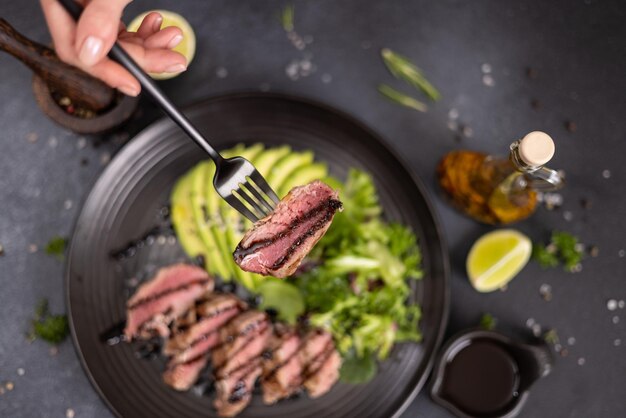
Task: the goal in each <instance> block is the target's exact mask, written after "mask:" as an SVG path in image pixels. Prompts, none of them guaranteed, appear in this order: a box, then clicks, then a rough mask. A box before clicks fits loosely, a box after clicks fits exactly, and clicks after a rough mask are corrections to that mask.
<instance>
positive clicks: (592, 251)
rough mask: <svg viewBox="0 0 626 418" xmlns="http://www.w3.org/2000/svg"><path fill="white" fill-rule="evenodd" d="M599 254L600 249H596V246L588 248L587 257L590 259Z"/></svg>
mask: <svg viewBox="0 0 626 418" xmlns="http://www.w3.org/2000/svg"><path fill="white" fill-rule="evenodd" d="M599 254H600V249H599V248H598V246H597V245H592V246H591V247H590V248H589V255H590V256H592V257H597V256H598V255H599Z"/></svg>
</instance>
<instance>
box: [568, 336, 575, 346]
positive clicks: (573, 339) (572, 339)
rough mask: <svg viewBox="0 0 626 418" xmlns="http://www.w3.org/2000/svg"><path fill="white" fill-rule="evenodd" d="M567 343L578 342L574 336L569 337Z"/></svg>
mask: <svg viewBox="0 0 626 418" xmlns="http://www.w3.org/2000/svg"><path fill="white" fill-rule="evenodd" d="M567 344H568V345H574V344H576V338H574V337H569V338H568V339H567Z"/></svg>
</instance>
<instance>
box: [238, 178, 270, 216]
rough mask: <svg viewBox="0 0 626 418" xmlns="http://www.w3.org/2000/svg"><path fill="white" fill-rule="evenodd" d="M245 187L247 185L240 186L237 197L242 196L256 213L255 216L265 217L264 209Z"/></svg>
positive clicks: (241, 184)
mask: <svg viewBox="0 0 626 418" xmlns="http://www.w3.org/2000/svg"><path fill="white" fill-rule="evenodd" d="M244 186H245V185H244V184H243V183H240V184H239V189H237V195H238V196H240V197H241V198H242V199H243V200H245V201H246V202H248V204H249V205H250V207H251V208H252V210H253V211H254V212H255V214H256V215H257V216H258V217H259V218H263V217H265V215H266V213H265V211H264V210H263V207H261V206H260V205H259V203H258V202H257V201H256V200H254V199H253V198H252V197H251V196H250V195H249V194H248V189H247V188H246V187H244Z"/></svg>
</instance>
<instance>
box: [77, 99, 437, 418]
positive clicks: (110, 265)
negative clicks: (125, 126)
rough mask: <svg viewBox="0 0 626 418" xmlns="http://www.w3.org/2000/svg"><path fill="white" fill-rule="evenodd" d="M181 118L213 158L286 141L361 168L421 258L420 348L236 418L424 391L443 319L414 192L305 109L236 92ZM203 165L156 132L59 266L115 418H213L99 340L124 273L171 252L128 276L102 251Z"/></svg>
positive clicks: (146, 220) (142, 143)
mask: <svg viewBox="0 0 626 418" xmlns="http://www.w3.org/2000/svg"><path fill="white" fill-rule="evenodd" d="M186 114H187V115H188V116H189V118H190V119H191V120H192V121H193V122H194V123H195V124H196V126H198V128H199V129H200V131H202V132H203V133H204V134H205V135H206V136H207V137H208V138H210V139H211V142H212V144H213V145H214V146H216V147H217V148H218V149H223V148H227V147H231V146H233V145H235V144H236V143H239V142H245V143H252V142H262V143H265V144H266V145H268V146H271V145H279V144H289V145H291V146H292V147H293V148H296V149H312V150H313V151H314V152H315V155H316V157H317V159H319V160H321V161H325V162H327V163H328V164H329V167H330V170H331V172H332V173H333V174H334V175H336V176H338V177H340V178H343V177H344V176H345V174H346V172H347V170H348V168H349V167H360V168H364V169H366V170H368V171H369V172H371V173H373V175H374V177H375V180H376V183H377V186H378V190H379V192H380V197H381V202H382V205H383V206H384V209H385V212H386V216H387V217H388V218H389V219H393V220H398V221H402V222H404V223H406V224H409V225H411V227H413V228H414V230H415V231H416V232H417V234H418V235H419V238H420V241H421V247H422V251H423V254H424V269H425V271H426V275H425V277H424V279H423V280H421V281H419V282H417V283H416V284H415V285H414V288H413V295H412V297H413V298H414V299H416V300H417V301H418V302H419V303H420V304H421V306H422V308H423V319H422V321H421V324H420V327H421V329H422V333H423V335H424V339H423V342H422V343H420V344H399V345H396V347H395V348H394V349H393V352H392V353H391V355H390V357H389V359H388V360H386V361H385V362H384V363H382V364H381V367H380V370H379V373H378V375H377V376H376V378H375V379H374V380H372V381H371V382H370V383H368V384H365V385H358V386H352V385H345V384H337V385H336V386H335V387H334V388H333V389H332V390H331V392H329V393H328V394H327V395H325V396H323V397H322V398H320V399H317V400H311V399H308V398H307V397H306V396H302V397H300V398H297V399H290V400H286V401H283V402H280V403H279V404H278V405H275V406H271V407H268V406H264V405H263V404H262V403H261V399H260V397H259V396H256V397H255V399H253V401H252V403H251V405H250V406H249V407H248V408H247V409H246V410H244V412H243V413H242V414H241V415H240V416H241V417H259V418H260V417H264V418H267V417H276V418H279V417H289V418H307V417H309V418H321V417H324V418H332V417H337V418H349V417H355V418H357V417H358V418H368V417H372V418H387V417H391V416H394V415H399V414H400V413H401V411H403V410H404V408H405V407H406V406H407V405H408V403H409V402H410V401H411V400H412V399H413V398H414V397H415V395H416V394H417V392H418V391H419V390H420V389H421V387H422V386H423V384H424V381H425V379H426V377H427V375H428V372H429V370H430V368H431V366H432V361H433V356H434V354H435V351H436V349H437V347H438V346H439V343H440V340H441V337H442V333H443V328H444V325H445V322H446V318H447V308H448V284H447V270H448V268H447V257H446V253H445V250H444V246H443V244H442V241H441V236H440V231H439V228H438V226H437V220H436V218H435V215H434V214H433V211H432V207H431V205H430V204H429V202H428V198H427V197H426V195H425V192H424V187H423V186H422V185H421V183H420V182H419V181H418V180H417V179H416V178H415V177H414V176H413V175H412V174H411V172H410V170H408V169H407V168H406V167H405V165H404V164H403V163H402V162H401V161H399V159H398V157H397V156H396V155H395V154H394V153H393V152H392V151H391V150H390V149H389V148H387V147H386V146H385V145H384V143H383V142H382V141H381V139H380V138H379V137H378V136H377V135H376V134H375V133H373V132H372V131H370V130H369V129H368V128H367V127H365V126H363V125H362V124H361V123H359V122H357V121H355V120H354V119H353V118H351V117H349V116H347V115H345V114H343V113H341V112H338V111H336V110H334V109H331V108H329V107H327V106H324V105H320V104H317V103H313V102H311V101H309V100H303V99H299V98H293V97H288V96H283V95H276V94H236V95H229V96H224V97H219V98H216V99H212V100H208V101H206V102H203V103H201V104H198V105H196V106H194V107H192V108H190V109H188V111H187V112H186ZM203 158H205V155H204V154H203V152H202V151H200V149H199V148H198V147H197V146H196V145H195V144H193V143H192V142H191V141H190V140H189V139H187V138H186V137H185V135H184V134H183V133H182V131H181V130H180V129H179V128H178V127H177V126H175V125H174V124H173V123H172V122H171V121H169V120H163V121H160V122H158V123H155V124H154V125H152V126H150V127H149V128H147V129H146V130H144V131H143V132H142V133H140V134H139V135H138V136H137V137H136V138H135V139H133V140H132V141H131V142H130V143H129V144H128V145H127V146H126V147H125V148H124V149H123V150H122V151H120V153H119V154H118V155H117V156H116V157H115V159H114V160H113V161H112V162H111V164H110V165H109V166H108V167H107V169H106V170H105V171H104V173H103V174H102V176H101V177H100V179H99V180H98V181H97V183H96V185H95V186H94V188H93V190H92V192H91V194H90V195H89V197H88V199H87V201H86V203H85V205H84V207H83V210H82V212H81V214H80V217H79V219H78V221H77V224H76V229H75V231H74V236H73V238H72V244H71V248H70V251H69V256H68V264H67V299H68V307H69V317H70V324H71V329H72V336H73V338H74V343H75V344H76V348H77V350H78V353H79V355H80V357H81V360H82V362H83V365H84V367H85V370H86V372H87V374H88V375H89V377H90V379H91V381H92V383H93V385H94V386H95V388H96V389H97V390H98V392H99V393H100V394H101V396H102V397H103V399H104V400H105V401H106V402H107V404H108V405H109V407H110V408H111V410H112V411H114V413H115V414H117V415H119V416H123V417H132V418H136V417H153V418H154V417H214V416H216V413H215V411H214V410H213V408H212V407H211V402H212V398H211V396H210V395H205V396H198V395H197V394H194V393H192V392H187V393H178V392H175V391H174V390H171V389H169V388H168V387H166V386H165V384H163V383H162V382H161V376H160V374H161V371H162V367H163V363H162V361H161V360H159V359H157V360H146V359H137V358H136V356H135V353H134V352H133V349H132V347H131V346H130V345H128V344H118V345H115V346H108V345H106V344H103V343H102V342H101V340H100V336H101V334H102V333H103V332H104V331H105V330H106V329H108V328H109V327H111V326H112V325H114V324H116V323H119V322H120V321H121V320H123V319H124V316H125V312H124V306H125V302H126V299H127V298H128V296H129V295H128V293H129V291H128V285H129V279H131V278H130V277H129V276H131V275H133V274H134V273H133V272H132V269H133V268H136V267H137V265H148V267H149V268H151V269H154V268H156V267H157V266H158V265H159V264H163V262H164V261H163V260H164V259H167V258H172V257H175V256H176V254H178V253H179V252H180V249H179V248H178V245H177V244H175V243H172V242H166V240H161V241H162V242H161V243H160V244H159V243H155V244H154V245H153V246H152V248H153V249H151V250H150V251H148V252H147V253H145V254H143V253H142V255H141V256H140V257H138V258H137V257H136V258H135V259H134V260H135V261H134V262H133V263H134V264H135V265H134V266H133V265H131V267H130V270H129V268H128V266H121V265H120V262H118V261H115V260H114V259H112V258H111V256H110V253H111V251H113V250H115V249H117V248H120V247H123V246H124V245H125V244H126V243H127V242H129V241H131V240H133V239H136V238H138V237H141V236H142V235H143V234H145V233H146V231H148V230H150V229H151V228H152V227H154V225H155V223H156V222H158V213H159V209H160V208H161V207H163V205H164V204H167V201H168V196H169V193H170V191H171V188H172V186H173V185H174V183H175V181H176V179H178V178H179V177H180V176H181V175H182V174H183V173H184V172H185V171H186V170H188V169H189V168H190V167H192V166H193V165H194V164H195V163H197V162H198V161H200V160H201V159H203ZM170 241H171V240H170ZM139 267H141V266H139ZM131 281H132V280H131Z"/></svg>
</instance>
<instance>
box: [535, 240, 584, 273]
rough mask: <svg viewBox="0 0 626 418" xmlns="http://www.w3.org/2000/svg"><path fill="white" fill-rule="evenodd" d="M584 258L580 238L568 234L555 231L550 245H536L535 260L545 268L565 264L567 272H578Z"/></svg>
mask: <svg viewBox="0 0 626 418" xmlns="http://www.w3.org/2000/svg"><path fill="white" fill-rule="evenodd" d="M583 256H584V248H583V246H582V245H580V243H579V241H578V238H577V237H575V236H574V235H572V234H570V233H568V232H562V231H554V232H552V237H551V239H550V244H548V245H544V244H535V245H534V246H533V259H534V260H535V261H537V262H538V263H539V265H541V267H543V268H548V267H556V266H558V265H559V264H563V267H564V269H565V270H566V271H570V272H573V271H576V268H577V266H578V265H579V264H580V262H581V261H582V259H583Z"/></svg>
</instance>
